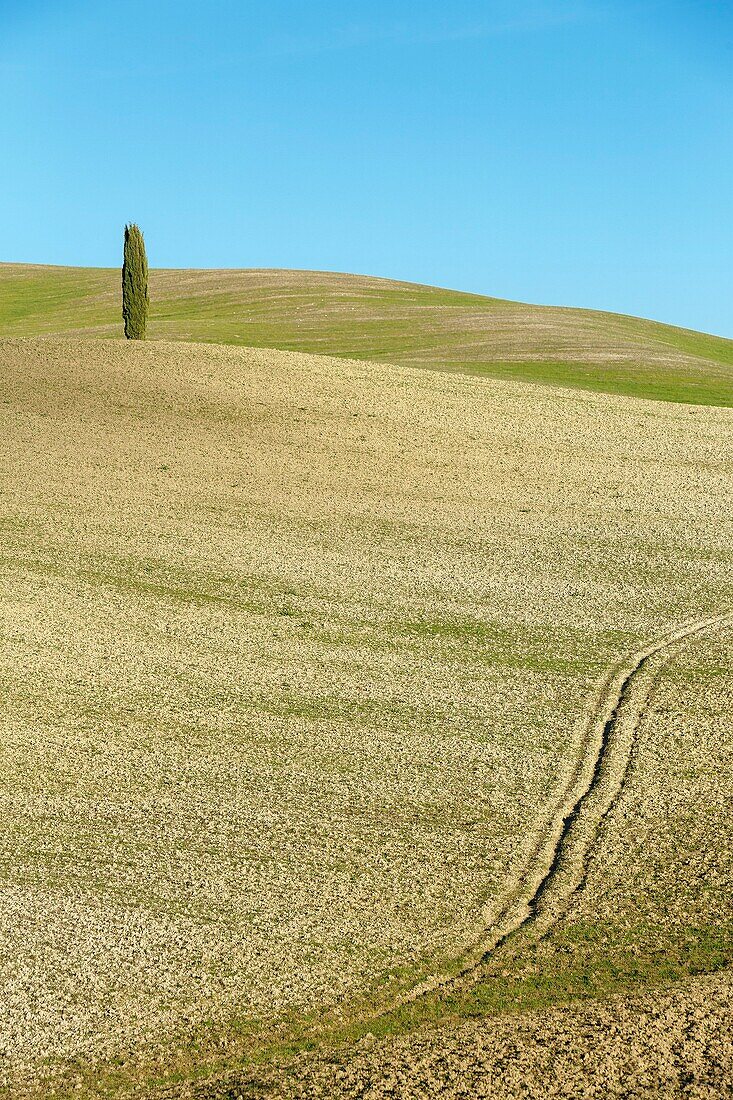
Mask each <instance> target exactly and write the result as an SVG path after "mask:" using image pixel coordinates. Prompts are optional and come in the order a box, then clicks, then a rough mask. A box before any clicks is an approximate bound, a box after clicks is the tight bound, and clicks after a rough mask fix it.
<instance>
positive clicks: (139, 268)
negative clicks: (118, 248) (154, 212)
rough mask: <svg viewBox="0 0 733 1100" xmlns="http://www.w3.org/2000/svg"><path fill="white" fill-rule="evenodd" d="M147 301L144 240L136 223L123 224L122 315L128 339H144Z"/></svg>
mask: <svg viewBox="0 0 733 1100" xmlns="http://www.w3.org/2000/svg"><path fill="white" fill-rule="evenodd" d="M149 305H150V299H149V297H148V257H147V256H146V255H145V241H144V239H143V235H142V233H141V232H140V230H139V229H138V227H137V226H136V225H126V226H125V255H124V260H123V264H122V318H123V320H124V322H125V336H126V337H127V339H128V340H144V339H145V328H146V326H147V323H148V306H149Z"/></svg>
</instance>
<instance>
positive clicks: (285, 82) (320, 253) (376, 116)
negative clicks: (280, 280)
mask: <svg viewBox="0 0 733 1100" xmlns="http://www.w3.org/2000/svg"><path fill="white" fill-rule="evenodd" d="M0 96H1V97H2V103H3V109H2V112H0V148H1V149H2V158H1V159H0V200H1V201H0V259H3V260H25V261H32V262H45V263H68V264H84V265H86V264H93V265H103V266H107V265H113V264H117V263H118V262H119V260H120V247H121V235H122V227H123V224H124V222H125V221H127V220H134V221H137V222H139V224H140V225H141V226H142V228H143V229H144V231H145V235H146V239H147V242H148V251H149V255H150V261H151V264H153V265H154V266H166V267H194V266H200V267H305V268H324V269H332V270H340V271H357V272H364V273H369V274H375V275H387V276H391V277H395V278H403V279H410V280H415V281H419V282H428V283H436V284H440V285H443V286H451V287H457V288H461V289H466V290H474V291H480V292H484V293H488V294H496V295H499V296H501V297H507V298H518V299H522V300H525V301H535V302H548V303H559V304H566V305H584V306H592V307H597V308H600V309H610V310H619V311H622V312H628V313H636V314H641V315H644V316H650V317H656V318H659V319H661V320H666V321H670V322H674V323H677V324H683V325H689V326H691V327H695V328H701V329H705V330H708V331H711V332H718V333H721V334H723V335H728V336H731V337H733V278H732V276H733V0H717V2H716V0H664V2H656V0H526V2H525V0H448V2H446V0H440V2H438V0H414V2H407V0H206V2H205V3H202V2H201V0H196V2H194V0H144V2H143V0H126V2H125V3H119V2H116V3H111V2H108V0H56V2H53V0H45V2H44V0H0Z"/></svg>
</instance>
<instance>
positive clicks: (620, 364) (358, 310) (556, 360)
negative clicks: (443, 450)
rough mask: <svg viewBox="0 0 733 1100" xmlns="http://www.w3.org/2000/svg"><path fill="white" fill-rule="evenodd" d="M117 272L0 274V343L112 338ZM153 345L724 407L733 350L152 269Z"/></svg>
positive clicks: (650, 328)
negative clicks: (219, 346)
mask: <svg viewBox="0 0 733 1100" xmlns="http://www.w3.org/2000/svg"><path fill="white" fill-rule="evenodd" d="M119 283H120V274H119V271H117V270H116V269H114V270H113V269H94V268H87V269H85V268H54V267H34V266H28V265H16V264H2V265H0V336H54V335H83V336H98V337H113V336H121V334H122V327H121V319H120V300H119V299H120V287H119ZM151 299H152V317H151V324H150V329H149V336H150V337H151V338H152V339H166V340H186V341H197V342H204V343H223V344H232V345H239V346H249V347H260V348H265V347H266V348H278V349H282V350H291V351H305V352H312V353H314V354H320V355H333V356H337V357H342V358H357V359H367V360H372V361H382V362H388V363H400V364H404V365H407V366H419V367H426V368H431V369H437V370H450V371H463V372H469V373H475V374H479V375H486V376H488V377H493V378H506V379H513V380H516V381H524V382H543V383H547V384H550V385H562V386H572V387H576V388H580V389H585V390H594V391H597V392H604V393H620V394H629V395H633V396H637V397H647V398H655V399H657V400H665V401H687V402H692V403H695V404H700V405H726V406H731V405H733V341H731V340H724V339H721V338H718V337H714V336H706V335H704V334H701V333H697V332H692V331H688V330H685V329H679V328H673V327H671V326H669V325H662V324H657V323H655V322H652V321H644V320H640V319H637V318H633V317H624V316H621V315H618V314H611V313H600V312H594V311H591V310H580V309H564V308H556V307H546V306H531V305H524V304H522V303H518V302H508V301H503V300H501V299H498V298H486V297H482V296H481V295H476V294H463V293H459V292H457V291H451V290H443V289H440V288H438V287H428V286H418V285H415V284H411V283H398V282H393V281H390V280H387V279H376V278H368V277H363V276H357V275H341V274H336V273H328V272H309V271H277V270H251V271H249V270H244V271H154V272H152V273H151Z"/></svg>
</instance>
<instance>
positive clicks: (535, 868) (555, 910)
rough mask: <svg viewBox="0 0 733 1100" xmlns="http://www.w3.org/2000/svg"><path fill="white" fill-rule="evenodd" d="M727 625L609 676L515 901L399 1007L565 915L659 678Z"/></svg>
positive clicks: (638, 655)
mask: <svg viewBox="0 0 733 1100" xmlns="http://www.w3.org/2000/svg"><path fill="white" fill-rule="evenodd" d="M726 625H727V626H731V625H733V612H726V613H725V614H723V615H717V616H715V617H713V618H709V619H701V620H698V621H696V622H693V623H688V624H687V625H686V626H683V627H680V628H679V629H678V630H675V631H673V632H671V633H669V634H666V635H664V636H663V637H662V638H660V639H658V640H657V641H655V642H652V643H651V644H650V645H648V646H646V647H645V648H644V649H640V650H637V651H636V652H635V653H633V654H632V655H631V656H630V657H629V658H628V659H627V660H626V661H624V662H623V663H622V664H620V665H617V666H616V667H615V668H613V669H611V670H610V671H609V672H608V673H607V674H606V676H605V677H604V678H603V679H602V680H601V682H600V683H599V684H598V686H597V688H596V690H595V692H594V694H593V695H592V697H591V699H590V700H589V703H588V706H587V707H586V709H585V711H584V714H583V715H582V716H581V719H580V722H581V731H582V732H581V744H580V753H579V758H578V761H577V763H576V766H575V768H574V769H573V772H572V774H571V776H570V778H569V781H568V783H567V785H566V787H565V789H564V791H563V792H562V794H561V795H560V797H559V798H558V800H557V801H556V803H555V806H554V807H553V813H552V815H551V818H550V822H549V824H548V826H547V828H546V830H545V831H544V832H543V834H542V835H541V836H540V838H539V839H538V841H537V843H536V845H535V847H534V850H533V852H532V854H531V856H530V858H529V860H528V863H527V866H526V867H525V869H524V871H523V872H522V873H521V874H520V876H519V879H518V880H517V883H516V885H515V888H514V890H513V892H512V894H511V896H510V897H509V898H508V899H505V901H504V902H503V903H502V904H501V906H500V907H499V908H498V909H497V910H494V911H493V912H492V911H491V910H489V912H488V913H487V921H486V935H485V938H484V939H483V940H482V941H481V942H480V943H479V944H477V945H476V947H475V948H474V950H473V952H472V953H471V956H470V957H469V958H468V959H467V960H466V962H465V964H464V966H463V967H462V969H461V970H460V971H459V972H458V973H457V974H454V975H453V976H451V977H450V978H448V979H445V978H443V979H441V978H440V977H438V976H434V977H432V978H429V979H428V980H426V981H424V982H421V983H420V985H419V986H417V987H415V988H414V989H413V990H411V991H410V992H409V993H408V994H407V995H406V996H404V997H403V998H401V999H400V1000H401V1003H406V1002H409V1001H414V1000H416V999H417V998H418V997H421V996H423V995H424V994H426V993H429V992H432V991H435V990H438V989H446V988H449V987H451V986H454V985H457V984H459V983H460V982H461V981H463V980H465V979H466V978H468V977H470V976H471V975H472V974H473V973H475V972H476V970H477V969H478V967H479V966H481V964H482V963H484V962H486V961H488V959H489V957H490V956H491V955H492V954H493V953H494V952H495V951H496V950H497V949H498V948H499V947H501V946H502V945H503V944H504V943H505V942H506V941H507V940H508V939H509V938H510V937H511V936H514V935H515V934H516V933H517V932H519V931H520V930H525V929H526V930H529V929H531V930H532V932H533V933H535V935H536V936H538V937H539V936H542V935H544V934H545V933H546V932H547V931H548V929H549V928H550V927H551V926H552V925H553V924H554V923H555V922H556V921H557V920H558V919H559V918H560V917H561V916H562V914H563V913H564V912H565V910H566V909H567V906H568V905H569V903H570V900H571V898H572V896H573V894H574V893H575V892H576V891H577V890H578V889H580V888H581V887H582V885H583V882H584V879H585V876H586V873H587V864H588V857H589V855H590V851H591V849H592V847H593V845H594V843H595V841H596V839H597V836H598V833H599V830H600V828H601V824H602V822H603V820H604V818H605V817H606V816H607V814H608V813H610V811H611V809H612V808H613V806H614V804H615V802H616V801H617V799H618V796H619V794H620V792H621V788H622V786H623V783H624V781H625V778H626V773H627V771H628V767H629V761H630V758H631V750H632V748H633V745H634V740H635V736H636V731H637V728H638V726H639V722H640V721H641V718H642V716H643V713H644V708H645V706H646V704H647V701H648V699H649V695H650V693H651V690H652V687H653V684H654V682H655V680H656V679H657V677H658V676H659V674H660V672H661V671H662V669H663V668H664V667H665V665H666V664H667V663H668V662H669V661H670V660H671V659H672V657H673V656H674V655H675V653H676V651H677V649H678V648H679V646H680V645H681V644H682V643H683V642H685V641H687V640H688V639H689V638H692V637H694V636H695V635H696V634H702V633H706V632H707V631H710V630H714V629H715V628H717V627H722V626H726Z"/></svg>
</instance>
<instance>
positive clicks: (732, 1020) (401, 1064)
mask: <svg viewBox="0 0 733 1100" xmlns="http://www.w3.org/2000/svg"><path fill="white" fill-rule="evenodd" d="M160 1095H161V1100H162V1098H163V1097H164V1096H165V1097H170V1098H171V1100H174V1098H175V1100H188V1098H191V1100H250V1098H251V1100H254V1098H255V1097H261V1098H263V1100H264V1098H267V1100H429V1098H432V1097H436V1098H438V1097H440V1098H444V1100H480V1098H486V1100H519V1098H522V1100H535V1098H536V1100H550V1098H558V1100H559V1098H563V1100H586V1098H587V1100H591V1098H593V1100H606V1098H610V1097H616V1098H619V1100H620V1098H628V1100H652V1098H655V1100H663V1098H670V1100H671V1098H673V1097H696V1098H700V1100H702V1098H703V1097H704V1098H706V1100H715V1098H718V1097H724V1096H733V983H732V982H731V978H730V976H729V975H728V974H724V975H717V976H714V977H705V978H699V979H694V980H691V981H689V982H688V983H686V984H685V985H683V986H680V987H678V988H674V989H670V990H663V991H655V992H653V993H649V994H645V995H641V996H632V997H616V998H613V999H611V1000H609V1001H604V1002H591V1003H584V1004H577V1005H575V1004H574V1005H568V1006H566V1007H563V1008H558V1009H552V1010H550V1011H548V1012H545V1013H542V1014H527V1015H524V1016H509V1017H503V1018H501V1019H492V1020H475V1021H466V1022H463V1023H461V1024H458V1025H456V1026H452V1027H446V1028H441V1029H439V1030H435V1031H426V1032H422V1033H420V1034H416V1035H411V1036H408V1037H405V1038H400V1039H396V1040H392V1041H390V1042H375V1041H370V1040H368V1039H367V1040H365V1041H364V1042H362V1043H361V1044H360V1045H359V1046H358V1047H357V1048H356V1049H349V1050H348V1051H347V1052H343V1051H342V1052H340V1053H337V1054H336V1055H334V1056H332V1057H331V1058H329V1059H322V1060H313V1059H311V1060H307V1061H305V1060H304V1061H303V1062H302V1063H301V1064H300V1065H298V1066H296V1067H293V1068H291V1069H290V1070H289V1071H288V1072H287V1073H285V1074H280V1073H272V1074H270V1075H268V1074H260V1075H256V1074H254V1073H252V1074H249V1075H248V1074H244V1075H243V1076H242V1077H241V1078H236V1077H232V1078H230V1079H229V1080H222V1081H220V1082H217V1083H211V1084H209V1085H205V1086H201V1087H199V1088H182V1089H174V1090H170V1091H169V1092H167V1093H164V1094H160Z"/></svg>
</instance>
